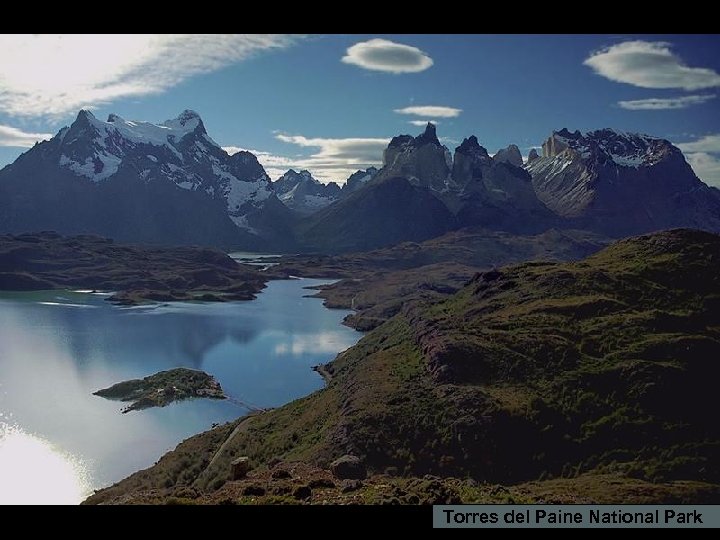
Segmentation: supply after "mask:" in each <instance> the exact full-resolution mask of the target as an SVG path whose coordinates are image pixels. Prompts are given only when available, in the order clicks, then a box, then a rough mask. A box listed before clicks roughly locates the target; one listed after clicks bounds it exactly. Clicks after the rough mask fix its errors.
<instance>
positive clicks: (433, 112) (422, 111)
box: [395, 105, 462, 118]
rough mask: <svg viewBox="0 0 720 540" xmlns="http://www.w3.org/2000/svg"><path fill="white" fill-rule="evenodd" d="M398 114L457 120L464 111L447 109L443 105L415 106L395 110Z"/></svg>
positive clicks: (453, 108) (452, 108)
mask: <svg viewBox="0 0 720 540" xmlns="http://www.w3.org/2000/svg"><path fill="white" fill-rule="evenodd" d="M395 112H396V113H398V114H411V115H413V116H430V117H433V118H455V117H456V116H460V113H461V112H462V109H456V108H455V107H445V106H442V105H413V106H411V107H405V108H403V109H395Z"/></svg>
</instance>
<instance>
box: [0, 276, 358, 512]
mask: <svg viewBox="0 0 720 540" xmlns="http://www.w3.org/2000/svg"><path fill="white" fill-rule="evenodd" d="M318 283H321V281H317V280H297V281H278V282H271V283H270V284H269V286H268V288H267V289H266V290H265V291H264V292H263V293H261V294H260V295H259V297H258V299H257V300H255V301H252V302H234V303H227V304H199V303H180V304H171V305H163V306H152V307H140V308H129V309H128V308H117V307H113V306H111V305H108V303H107V302H105V300H104V297H103V296H101V295H91V294H87V293H86V292H85V293H71V292H43V293H4V294H2V295H0V503H9V502H33V503H76V502H78V501H79V500H81V499H82V498H83V497H84V496H86V495H87V493H88V491H90V490H91V489H95V488H98V487H101V486H104V485H108V484H110V483H112V482H114V481H117V480H119V479H120V478H123V477H125V476H127V475H128V474H130V473H132V472H134V471H136V470H139V469H142V468H146V467H148V466H150V465H152V464H153V463H154V462H155V461H156V460H157V459H158V458H159V457H160V456H161V455H162V454H163V453H164V452H166V451H167V450H169V449H171V448H173V447H174V446H175V445H176V444H177V443H178V442H180V441H181V440H183V439H185V438H187V437H188V436H190V435H193V434H195V433H197V432H200V431H203V430H205V429H208V428H210V426H211V424H213V423H215V422H219V423H222V422H225V421H229V420H231V419H234V418H236V417H237V416H239V415H242V414H244V413H245V412H246V411H245V410H243V409H242V408H240V407H238V406H237V405H234V404H232V403H229V402H227V401H214V400H192V401H186V402H182V403H176V404H173V405H170V406H168V407H164V408H161V409H148V410H145V411H137V412H133V413H130V414H120V412H119V411H120V408H121V406H122V405H121V404H120V403H118V402H113V401H108V400H104V399H102V398H99V397H96V396H93V395H92V392H94V391H95V390H97V389H99V388H104V387H107V386H109V385H111V384H113V383H115V382H118V381H121V380H126V379H131V378H139V377H144V376H146V375H149V374H152V373H155V372H157V371H160V370H163V369H169V368H172V367H178V366H186V367H191V368H198V369H203V370H204V371H207V372H208V373H211V374H213V375H215V376H216V377H217V379H218V380H219V381H220V383H221V384H222V386H223V388H224V389H225V391H226V392H227V393H228V394H230V395H232V396H235V397H238V398H240V399H242V400H244V401H246V402H249V403H253V404H257V405H259V406H263V407H274V406H278V405H281V404H283V403H286V402H288V401H291V400H292V399H295V398H297V397H300V396H303V395H306V394H308V393H310V392H312V391H313V390H316V389H318V388H320V387H321V386H322V380H321V379H320V377H319V376H318V375H317V374H316V373H315V372H313V371H311V370H310V369H309V368H310V366H312V365H314V364H317V363H320V362H327V361H329V360H331V359H332V358H333V357H334V356H335V354H337V353H338V352H339V351H341V350H344V349H346V348H347V347H349V346H351V345H353V344H354V343H355V342H356V341H357V340H358V339H359V337H360V334H359V333H357V332H354V331H353V330H351V329H349V328H346V327H344V326H342V325H341V324H340V322H341V321H342V318H343V317H344V316H345V315H346V314H347V313H348V312H346V311H341V310H328V309H325V308H324V307H322V303H321V301H320V300H317V299H310V298H304V297H303V296H304V295H306V294H308V291H307V290H304V289H303V287H306V286H308V285H315V284H318ZM40 484H42V487H40Z"/></svg>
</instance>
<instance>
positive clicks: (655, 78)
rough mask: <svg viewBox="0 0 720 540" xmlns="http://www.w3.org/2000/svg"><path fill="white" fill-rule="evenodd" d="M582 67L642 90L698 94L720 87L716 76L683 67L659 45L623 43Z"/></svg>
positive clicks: (668, 47)
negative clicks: (670, 90)
mask: <svg viewBox="0 0 720 540" xmlns="http://www.w3.org/2000/svg"><path fill="white" fill-rule="evenodd" d="M583 63H584V64H585V65H586V66H589V67H590V68H592V69H593V70H594V71H595V73H597V74H598V75H602V76H603V77H605V78H607V79H610V80H611V81H616V82H621V83H627V84H632V85H634V86H639V87H642V88H683V89H685V90H698V89H701V88H712V87H715V86H720V74H718V73H717V72H716V71H714V70H712V69H708V68H701V67H689V66H687V65H686V64H685V63H684V62H683V60H682V59H681V58H680V57H678V56H677V55H675V54H674V53H673V52H672V50H671V45H670V44H669V43H666V42H663V41H641V40H638V41H626V42H624V43H619V44H617V45H613V46H612V47H607V48H605V49H602V50H600V51H597V52H594V53H592V54H591V55H590V56H589V57H588V58H587V59H585V61H584V62H583Z"/></svg>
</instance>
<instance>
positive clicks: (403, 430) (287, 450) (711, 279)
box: [91, 230, 720, 502]
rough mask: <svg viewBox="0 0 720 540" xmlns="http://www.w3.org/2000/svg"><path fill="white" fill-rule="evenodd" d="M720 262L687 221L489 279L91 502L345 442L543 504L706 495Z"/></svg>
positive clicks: (378, 462) (391, 466) (717, 248)
mask: <svg viewBox="0 0 720 540" xmlns="http://www.w3.org/2000/svg"><path fill="white" fill-rule="evenodd" d="M719 270H720V237H719V236H717V235H713V234H709V233H702V232H699V231H689V230H676V231H668V232H662V233H657V234H653V235H647V236H642V237H637V238H633V239H629V240H624V241H621V242H617V243H616V244H614V245H612V246H611V247H609V248H607V249H605V250H604V251H602V252H600V253H598V254H596V255H593V256H591V257H589V258H587V259H585V260H583V261H580V262H576V263H526V264H521V265H517V266H512V267H507V268H503V269H500V270H493V271H489V272H484V273H481V274H478V275H477V276H475V277H474V278H473V279H472V280H471V281H470V282H469V283H468V284H467V286H465V287H464V288H463V289H462V290H461V291H459V292H458V293H457V294H455V295H453V296H451V297H450V298H448V299H447V300H444V301H441V302H439V303H433V304H424V305H423V304H408V305H407V306H405V307H404V308H403V309H402V311H401V312H400V313H398V314H397V315H396V316H395V317H393V318H392V319H390V320H389V321H388V322H386V323H385V324H383V325H381V326H379V327H378V328H377V329H376V330H374V331H372V332H370V333H369V334H368V335H367V336H365V337H364V338H363V339H362V340H361V341H360V342H359V343H358V344H357V345H356V346H354V347H352V348H351V349H349V350H348V351H346V352H344V353H342V354H340V355H339V356H338V357H337V358H336V360H335V361H334V362H333V363H332V364H330V365H329V366H327V369H328V371H329V372H330V373H331V374H332V379H331V381H330V383H329V384H328V387H327V388H326V389H324V390H321V391H319V392H316V393H314V394H312V395H310V396H308V397H306V398H304V399H301V400H297V401H295V402H293V403H290V404H288V405H286V406H284V407H281V408H279V409H276V410H274V411H271V412H268V413H264V414H260V415H256V416H253V417H250V418H248V419H246V420H244V421H243V424H244V425H243V428H242V429H241V430H236V431H237V433H236V434H235V436H234V437H232V438H230V439H229V440H228V438H227V434H228V433H229V431H232V430H234V429H235V427H234V426H233V425H228V426H224V427H223V428H221V430H214V431H210V432H208V433H206V434H201V435H199V436H197V437H194V438H193V439H190V440H188V441H186V442H185V443H183V444H181V445H180V446H179V447H178V448H177V449H176V450H175V451H174V452H172V453H170V454H168V455H167V456H165V457H164V458H162V459H161V460H160V462H159V463H158V464H157V465H156V466H155V467H153V468H151V469H149V470H147V471H143V472H140V473H136V474H135V475H133V476H131V477H130V478H128V479H127V480H124V481H123V482H121V483H119V484H117V485H116V486H113V487H111V488H108V489H107V490H103V491H101V492H100V493H98V494H97V495H96V496H94V497H93V498H92V499H91V501H94V502H101V501H119V500H125V501H127V500H133V498H138V497H139V498H142V497H143V496H144V495H143V494H147V493H148V490H150V491H152V490H157V489H164V490H166V491H165V492H163V493H172V491H173V490H174V489H178V488H180V487H181V486H192V488H193V489H195V490H198V491H199V492H200V493H209V492H211V491H212V490H215V489H218V488H221V487H223V486H225V485H226V483H227V482H228V480H230V467H229V462H230V461H231V460H232V459H233V457H235V456H240V455H247V456H249V457H250V459H251V462H252V464H253V466H255V467H258V468H260V469H263V468H264V467H266V466H267V464H268V463H269V462H271V459H272V458H273V457H275V456H279V457H281V458H282V459H284V460H289V461H304V462H309V463H312V464H315V465H318V466H321V467H325V466H327V465H328V463H329V462H330V461H331V460H332V459H334V458H337V457H339V456H341V455H343V454H347V453H352V454H355V455H357V456H360V457H361V458H362V459H364V460H365V463H366V464H367V466H368V467H369V468H370V470H371V472H373V473H375V474H378V473H387V474H389V475H391V476H393V477H394V476H395V475H404V476H408V477H417V476H422V475H425V474H435V475H438V476H439V477H441V478H450V477H456V478H472V479H474V480H475V481H480V482H489V483H491V484H496V483H499V484H520V483H524V484H523V485H526V486H531V487H528V488H527V489H528V490H530V491H531V492H532V496H531V497H529V498H530V499H531V500H538V498H539V496H538V494H539V493H542V497H541V499H542V500H554V499H555V500H573V499H574V500H582V501H585V502H588V501H595V502H598V501H603V502H623V501H625V500H628V497H629V495H628V489H629V490H630V491H632V490H633V489H635V488H628V486H629V485H631V484H632V483H633V482H636V484H632V485H636V486H637V487H638V489H640V488H642V489H643V493H645V494H646V495H647V496H646V497H645V498H642V500H644V501H645V502H650V501H656V502H660V501H665V502H669V501H671V500H679V499H678V498H680V499H682V500H689V499H692V496H691V495H689V494H691V493H692V492H693V490H694V489H695V490H696V491H695V493H696V497H695V499H696V500H697V499H699V500H705V501H709V500H716V497H717V484H718V483H720V466H719V465H720V459H719V458H718V456H720V427H718V423H717V421H716V418H715V411H716V410H717V409H718V406H719V405H720V394H719V393H718V392H717V391H716V389H715V386H716V381H717V379H718V371H719V368H720V364H719V363H718V358H720V272H719ZM223 442H226V444H225V445H224V448H223V452H221V453H220V454H221V455H218V456H217V457H216V459H214V460H213V462H212V467H207V465H208V463H210V458H209V457H208V456H210V455H213V454H214V452H215V451H216V450H217V449H218V448H220V445H221V444H223ZM198 449H201V450H198ZM188 471H196V472H194V473H189V472H188ZM603 475H604V476H603ZM608 475H609V476H608ZM601 478H605V479H607V478H617V479H618V480H617V481H600V480H599V479H601ZM588 479H589V480H588ZM594 479H598V480H597V481H596V480H594ZM632 479H636V480H632ZM643 482H644V483H645V484H643ZM227 485H231V484H227ZM646 485H658V486H662V487H659V488H658V489H654V488H653V489H645V488H644V487H642V486H646ZM678 486H682V489H683V490H685V492H684V493H685V494H684V495H683V496H682V497H680V496H679V495H678V492H677V491H676V489H675V488H678ZM693 486H694V487H693ZM626 488H627V489H626ZM223 489H224V488H223ZM513 489H515V493H519V492H518V491H517V489H518V488H513ZM573 490H575V491H573ZM577 490H587V491H582V492H578V491H577ZM688 490H689V491H688ZM473 493H474V494H473ZM478 496H479V495H478V493H477V492H472V490H471V491H463V490H460V497H461V499H463V500H475V499H476V497H478ZM713 498H715V499H713ZM633 500H636V499H633Z"/></svg>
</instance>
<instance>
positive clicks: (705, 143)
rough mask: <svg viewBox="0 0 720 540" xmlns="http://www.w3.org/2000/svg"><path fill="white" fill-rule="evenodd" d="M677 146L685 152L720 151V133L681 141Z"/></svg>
mask: <svg viewBox="0 0 720 540" xmlns="http://www.w3.org/2000/svg"><path fill="white" fill-rule="evenodd" d="M677 147H678V148H679V149H680V150H682V151H683V152H686V153H687V152H716V153H720V135H705V136H704V137H700V138H699V139H698V140H696V141H692V142H687V143H680V144H678V145H677Z"/></svg>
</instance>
